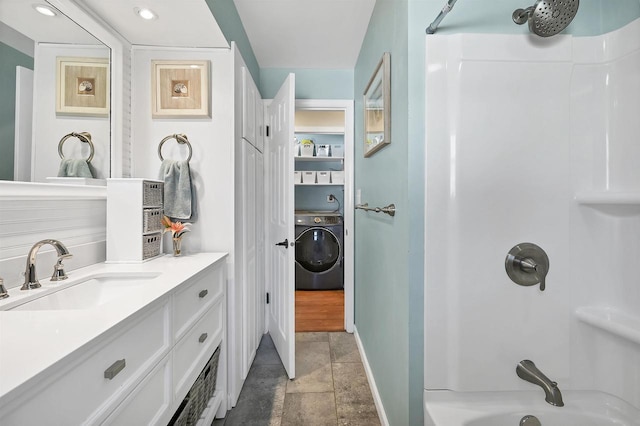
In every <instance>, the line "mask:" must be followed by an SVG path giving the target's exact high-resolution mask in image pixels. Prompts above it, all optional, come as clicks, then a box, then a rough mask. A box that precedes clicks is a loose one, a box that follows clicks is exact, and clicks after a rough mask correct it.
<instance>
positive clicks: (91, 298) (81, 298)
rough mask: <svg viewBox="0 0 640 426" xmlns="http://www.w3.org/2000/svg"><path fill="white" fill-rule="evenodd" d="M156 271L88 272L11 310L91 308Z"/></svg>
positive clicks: (147, 278)
mask: <svg viewBox="0 0 640 426" xmlns="http://www.w3.org/2000/svg"><path fill="white" fill-rule="evenodd" d="M159 275H160V273H159V272H146V273H129V272H127V273H110V274H95V275H91V276H89V277H87V278H85V279H83V280H82V281H78V282H77V283H75V284H73V285H71V286H69V287H64V288H61V289H59V290H56V291H54V292H52V293H47V294H43V295H42V296H41V297H38V298H36V299H32V300H29V301H27V302H25V303H23V304H20V305H18V306H15V307H13V308H10V310H12V311H51V310H75V309H91V308H94V307H96V306H100V305H103V304H105V303H107V302H110V301H112V300H114V299H116V298H118V297H121V296H123V295H126V294H127V293H128V292H130V291H131V290H133V289H135V288H138V287H140V286H141V285H143V284H145V283H146V282H147V281H148V280H150V279H153V278H156V277H157V276H159Z"/></svg>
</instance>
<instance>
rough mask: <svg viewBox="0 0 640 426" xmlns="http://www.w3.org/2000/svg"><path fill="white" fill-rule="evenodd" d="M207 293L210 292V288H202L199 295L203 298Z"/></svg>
mask: <svg viewBox="0 0 640 426" xmlns="http://www.w3.org/2000/svg"><path fill="white" fill-rule="evenodd" d="M207 294H209V290H202V291H201V292H200V293H198V297H199V298H200V299H202V298H203V297H205V296H206V295H207Z"/></svg>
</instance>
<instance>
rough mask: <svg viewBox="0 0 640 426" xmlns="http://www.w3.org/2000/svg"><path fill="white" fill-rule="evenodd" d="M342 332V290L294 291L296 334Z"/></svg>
mask: <svg viewBox="0 0 640 426" xmlns="http://www.w3.org/2000/svg"><path fill="white" fill-rule="evenodd" d="M308 331H344V290H315V291H311V290H298V291H296V332H298V333H300V332H308Z"/></svg>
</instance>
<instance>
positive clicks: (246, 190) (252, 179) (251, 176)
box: [241, 140, 262, 378]
mask: <svg viewBox="0 0 640 426" xmlns="http://www.w3.org/2000/svg"><path fill="white" fill-rule="evenodd" d="M257 154H258V151H257V150H256V149H255V147H253V146H252V145H251V144H250V143H249V142H248V141H244V140H243V141H242V161H241V163H242V178H241V179H242V182H241V185H242V234H243V238H242V245H243V247H242V264H243V275H244V276H243V279H242V282H241V291H242V358H241V359H242V365H241V372H242V377H243V378H244V377H247V374H248V373H249V368H250V367H251V363H252V362H253V359H254V357H255V354H256V349H257V348H258V344H257V343H256V334H257V333H258V330H257V324H256V321H257V320H258V319H259V317H258V315H257V314H258V306H257V305H258V303H259V301H258V298H260V299H262V298H261V297H260V295H259V294H258V291H257V282H256V272H257V271H256V260H257V258H256V243H257V241H256V218H257V216H256V214H257V212H258V211H259V210H258V207H257V205H256V155H257ZM261 301H262V300H260V302H261Z"/></svg>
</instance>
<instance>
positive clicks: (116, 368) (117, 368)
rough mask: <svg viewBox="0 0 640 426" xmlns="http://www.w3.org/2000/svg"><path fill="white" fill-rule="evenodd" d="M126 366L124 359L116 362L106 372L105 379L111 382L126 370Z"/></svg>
mask: <svg viewBox="0 0 640 426" xmlns="http://www.w3.org/2000/svg"><path fill="white" fill-rule="evenodd" d="M126 365H127V363H126V362H125V360H124V359H119V360H117V361H116V362H114V363H113V364H111V366H110V367H109V368H107V369H106V370H104V378H105V379H109V380H111V379H113V378H114V377H116V376H117V375H118V373H119V372H121V371H122V370H123V369H124V367H125V366H126Z"/></svg>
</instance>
